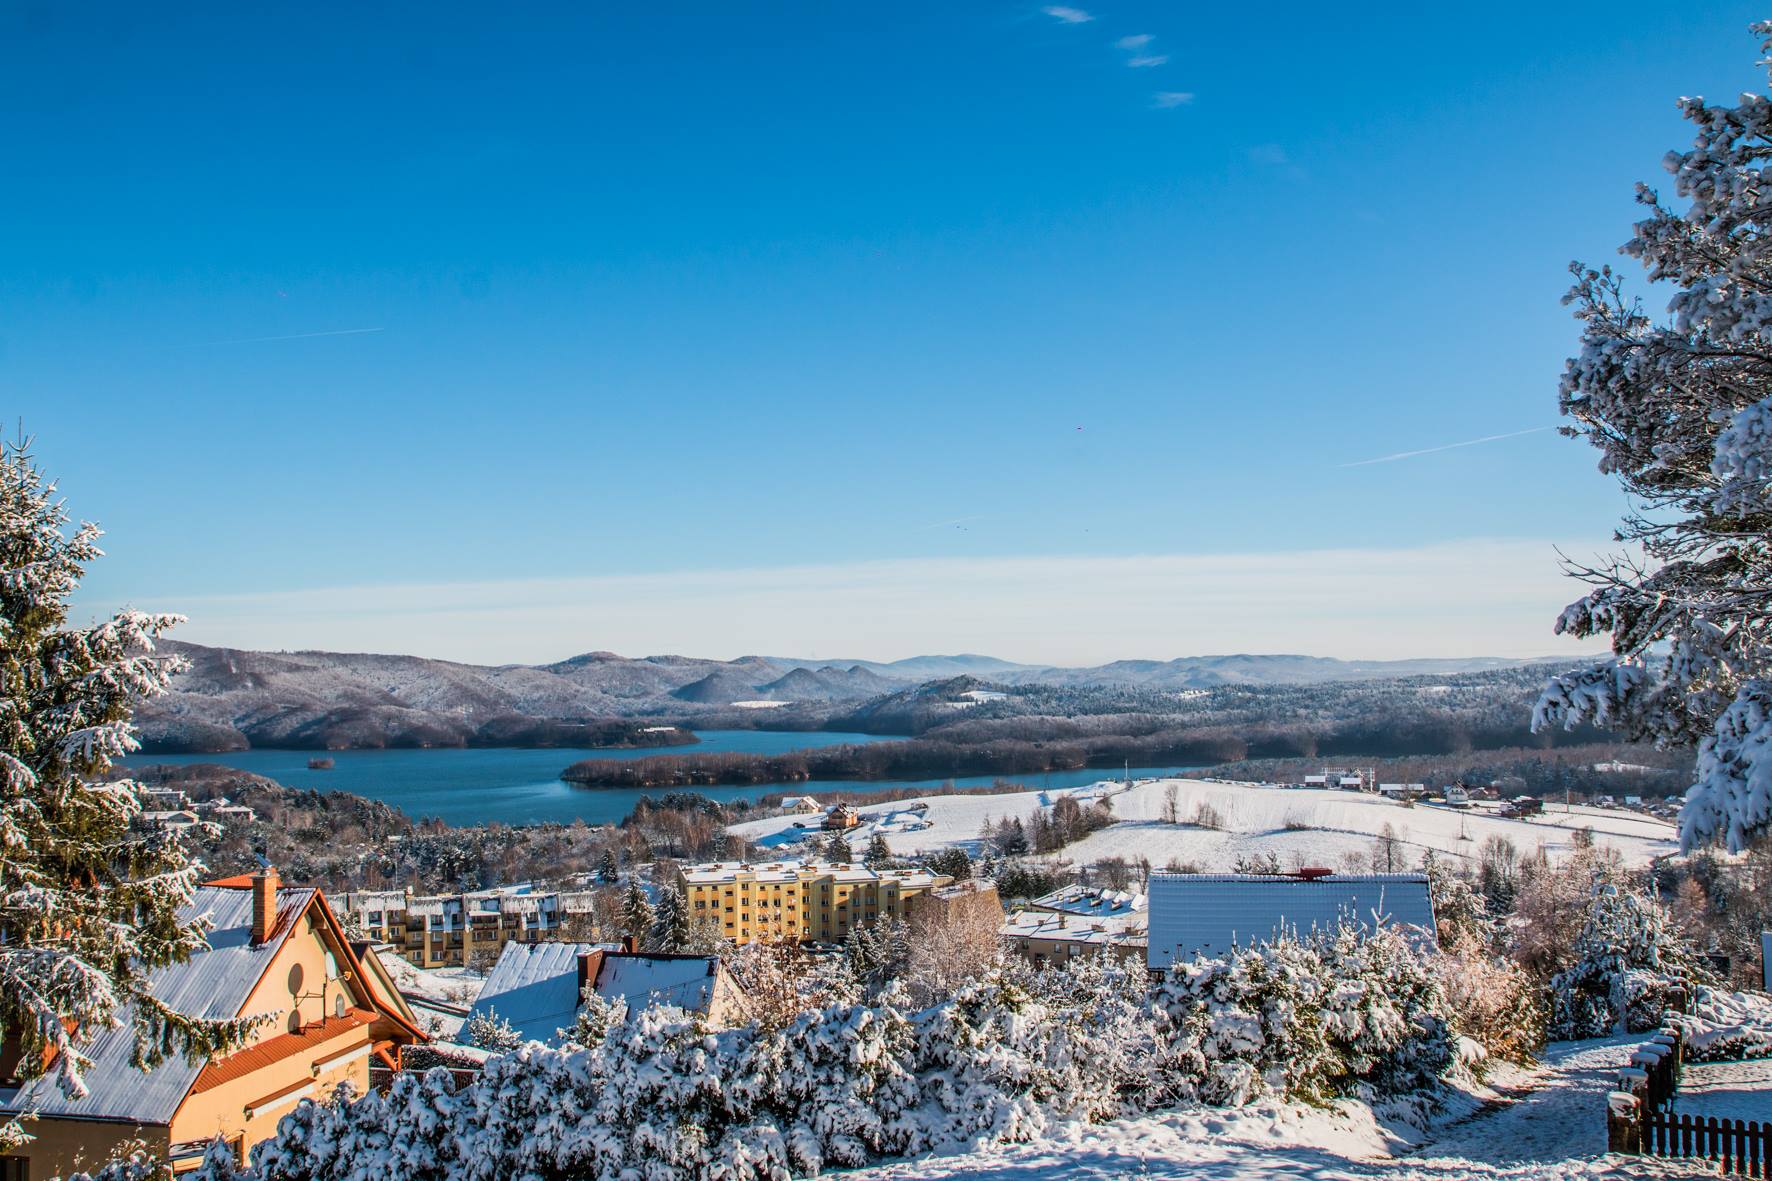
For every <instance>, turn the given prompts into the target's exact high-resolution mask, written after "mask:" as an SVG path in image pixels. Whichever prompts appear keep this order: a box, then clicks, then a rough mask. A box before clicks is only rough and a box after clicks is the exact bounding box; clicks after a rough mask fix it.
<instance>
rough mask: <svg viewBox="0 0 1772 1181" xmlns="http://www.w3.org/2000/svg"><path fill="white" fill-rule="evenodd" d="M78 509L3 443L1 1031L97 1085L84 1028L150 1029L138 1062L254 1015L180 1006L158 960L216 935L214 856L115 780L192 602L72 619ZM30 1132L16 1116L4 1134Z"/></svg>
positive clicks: (84, 537) (93, 554) (225, 1039)
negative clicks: (206, 870) (206, 888)
mask: <svg viewBox="0 0 1772 1181" xmlns="http://www.w3.org/2000/svg"><path fill="white" fill-rule="evenodd" d="M68 524H69V516H68V513H67V510H66V508H65V507H64V506H63V504H62V502H61V501H60V500H59V499H58V498H57V495H56V489H55V486H54V484H52V483H49V482H48V481H46V480H45V479H44V477H43V475H42V473H41V472H40V471H39V470H38V468H37V466H36V464H35V462H34V460H33V459H32V457H31V455H30V452H29V448H28V443H27V442H24V441H21V442H19V443H15V444H9V445H5V446H4V448H3V449H0V1034H3V1035H4V1036H5V1038H6V1039H7V1041H8V1042H9V1043H11V1044H15V1045H16V1046H17V1047H18V1049H19V1050H20V1055H19V1058H18V1064H19V1069H20V1070H22V1071H24V1072H25V1073H27V1074H29V1073H34V1072H40V1071H42V1070H45V1069H49V1070H53V1071H54V1072H55V1073H56V1075H57V1078H58V1080H59V1082H60V1084H61V1087H62V1089H63V1091H65V1092H66V1093H68V1094H70V1095H81V1094H84V1093H85V1090H86V1087H85V1083H84V1082H83V1081H82V1078H81V1071H82V1069H83V1067H85V1066H86V1065H88V1063H87V1060H86V1059H84V1058H83V1057H82V1056H81V1054H80V1044H81V1042H82V1041H83V1040H85V1039H86V1038H88V1037H90V1036H91V1035H92V1034H94V1033H96V1032H97V1031H98V1030H100V1029H103V1028H107V1027H110V1026H113V1025H115V1024H118V1023H120V1022H121V1023H128V1024H130V1025H132V1026H133V1027H134V1033H135V1060H136V1062H137V1063H138V1064H139V1065H141V1066H144V1067H147V1066H152V1065H153V1064H155V1063H157V1062H159V1061H161V1060H163V1059H164V1058H166V1057H167V1056H168V1055H171V1054H178V1053H187V1054H192V1055H196V1056H201V1055H206V1054H210V1053H216V1052H221V1051H225V1050H227V1049H229V1048H232V1047H234V1046H237V1045H238V1044H240V1043H241V1042H243V1041H244V1040H245V1038H246V1036H247V1035H248V1034H249V1033H250V1032H251V1030H252V1028H253V1026H254V1024H255V1023H254V1022H250V1021H206V1020H199V1019H197V1018H194V1017H191V1016H189V1015H187V1014H184V1013H180V1012H178V1011H176V1010H175V1009H172V1008H170V1007H168V1006H167V1005H166V1004H164V1003H163V1002H162V1001H160V1000H158V999H156V998H155V997H154V996H153V995H152V994H151V993H150V992H149V989H148V979H149V973H151V972H152V971H153V970H154V969H156V968H160V967H164V966H166V965H169V964H175V963H180V962H182V961H184V960H186V959H188V958H189V957H190V956H191V955H192V954H193V953H195V952H197V951H200V950H202V949H203V948H204V946H205V944H204V931H205V926H204V924H203V923H202V922H201V921H199V920H189V919H185V918H181V917H180V914H179V912H180V909H181V908H182V907H183V906H184V905H185V904H186V903H188V902H189V901H190V899H191V896H192V894H193V892H194V891H195V889H196V887H197V883H198V881H199V877H200V874H201V872H202V868H203V867H202V866H201V865H200V864H199V863H198V862H196V861H194V860H192V858H191V856H190V854H189V852H188V851H187V850H186V849H185V847H184V845H183V844H182V842H181V840H180V838H179V837H178V836H177V835H176V834H173V833H168V832H161V831H149V830H146V829H144V828H143V827H142V826H140V825H139V824H138V823H137V822H136V818H137V816H138V815H139V814H140V812H141V805H140V803H139V802H138V798H137V794H136V785H135V784H134V783H133V782H131V781H129V780H110V779H108V776H109V774H110V771H111V766H112V760H113V759H115V758H116V757H117V756H119V755H122V754H125V753H127V752H129V751H131V750H133V749H135V745H136V744H135V739H134V736H133V731H132V728H131V725H130V706H131V702H132V701H133V700H134V699H136V698H139V697H147V696H151V695H153V694H156V693H160V692H162V691H164V689H165V688H166V684H167V681H168V679H169V678H170V677H171V675H172V673H173V672H174V671H175V662H173V661H171V660H168V659H166V658H164V657H160V656H157V655H155V653H154V642H155V640H156V638H157V637H158V636H159V635H160V633H161V632H163V631H165V630H166V629H167V628H169V627H171V626H172V625H173V624H175V623H177V622H178V618H177V617H176V616H171V615H146V614H143V613H141V612H138V611H125V612H122V613H120V614H118V615H116V616H115V617H113V618H112V619H110V620H108V621H106V622H103V623H100V624H97V625H96V626H92V627H84V628H82V627H70V626H68V598H69V597H70V596H71V595H72V593H73V591H74V589H75V587H76V586H78V585H79V582H80V579H81V577H82V575H83V574H84V572H85V568H86V566H87V565H88V564H89V563H91V562H92V561H93V560H94V559H96V558H98V557H100V556H101V555H102V551H101V550H100V549H99V547H98V539H99V535H100V534H99V529H98V527H97V526H95V525H92V524H90V523H82V524H81V525H80V526H79V527H78V528H76V529H74V530H73V531H72V532H69V531H68ZM22 1134H23V1132H22V1130H21V1129H20V1128H19V1126H18V1124H17V1123H16V1122H14V1123H11V1124H8V1125H7V1126H6V1127H5V1128H0V1142H5V1141H6V1140H8V1139H14V1141H15V1142H16V1137H18V1136H21V1135H22Z"/></svg>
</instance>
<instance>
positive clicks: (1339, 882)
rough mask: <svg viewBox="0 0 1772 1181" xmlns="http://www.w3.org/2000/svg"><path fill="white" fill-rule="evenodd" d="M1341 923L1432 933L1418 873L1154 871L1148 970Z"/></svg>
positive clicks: (1422, 881) (1429, 902)
mask: <svg viewBox="0 0 1772 1181" xmlns="http://www.w3.org/2000/svg"><path fill="white" fill-rule="evenodd" d="M1343 922H1347V923H1351V924H1353V925H1354V926H1357V927H1362V928H1365V929H1368V930H1370V929H1372V928H1373V927H1375V926H1381V925H1384V924H1394V925H1402V926H1408V927H1412V928H1415V929H1417V930H1419V931H1421V932H1422V933H1423V935H1424V937H1426V938H1432V937H1433V935H1434V908H1433V902H1432V900H1431V899H1430V898H1429V896H1428V888H1427V876H1426V875H1425V874H1419V873H1375V874H1329V875H1326V876H1322V877H1314V878H1305V877H1299V876H1294V875H1290V874H1208V873H1198V874H1196V873H1154V874H1152V875H1151V881H1150V946H1149V951H1148V953H1147V954H1148V957H1149V960H1148V962H1149V964H1150V966H1151V967H1152V968H1159V969H1161V968H1167V967H1169V966H1170V965H1171V964H1173V963H1175V962H1177V961H1178V960H1189V959H1192V958H1193V957H1194V956H1195V955H1199V954H1202V953H1204V954H1207V955H1217V954H1222V953H1223V952H1226V951H1229V950H1230V949H1231V947H1232V946H1234V945H1245V944H1249V943H1254V942H1260V941H1262V940H1266V939H1271V938H1273V937H1274V936H1275V935H1276V934H1278V933H1280V932H1282V931H1285V932H1289V933H1291V934H1295V935H1308V934H1309V933H1311V932H1312V931H1328V930H1332V929H1334V928H1335V927H1336V926H1338V925H1340V924H1341V923H1343Z"/></svg>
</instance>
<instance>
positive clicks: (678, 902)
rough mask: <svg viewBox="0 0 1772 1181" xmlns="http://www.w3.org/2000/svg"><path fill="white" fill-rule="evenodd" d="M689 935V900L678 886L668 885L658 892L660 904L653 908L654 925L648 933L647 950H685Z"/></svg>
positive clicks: (667, 951) (668, 951)
mask: <svg viewBox="0 0 1772 1181" xmlns="http://www.w3.org/2000/svg"><path fill="white" fill-rule="evenodd" d="M689 936H690V930H689V901H688V899H686V898H684V897H683V891H681V890H679V889H677V887H676V886H674V885H672V886H666V887H664V888H663V889H661V890H660V891H659V892H658V906H657V907H656V908H655V909H654V910H653V913H652V926H651V928H650V929H649V930H648V931H647V933H646V939H645V946H646V950H647V951H657V952H666V953H670V952H680V951H685V950H687V949H688V944H689Z"/></svg>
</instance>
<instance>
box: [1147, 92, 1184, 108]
mask: <svg viewBox="0 0 1772 1181" xmlns="http://www.w3.org/2000/svg"><path fill="white" fill-rule="evenodd" d="M1193 101H1194V95H1193V92H1192V91H1191V90H1159V91H1157V93H1155V94H1153V95H1151V106H1153V107H1156V108H1157V109H1158V110H1159V111H1169V110H1173V109H1175V108H1176V107H1185V106H1187V105H1188V104H1189V103H1191V102H1193Z"/></svg>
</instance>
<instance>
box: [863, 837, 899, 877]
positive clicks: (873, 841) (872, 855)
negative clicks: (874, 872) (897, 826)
mask: <svg viewBox="0 0 1772 1181" xmlns="http://www.w3.org/2000/svg"><path fill="white" fill-rule="evenodd" d="M861 862H862V864H863V865H865V866H867V867H868V868H869V869H885V868H887V867H888V866H890V865H891V864H892V846H890V845H888V844H887V843H886V838H885V837H883V836H881V835H880V834H879V833H875V834H874V835H873V836H871V837H869V838H868V851H867V852H866V853H863V854H862V857H861Z"/></svg>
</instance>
